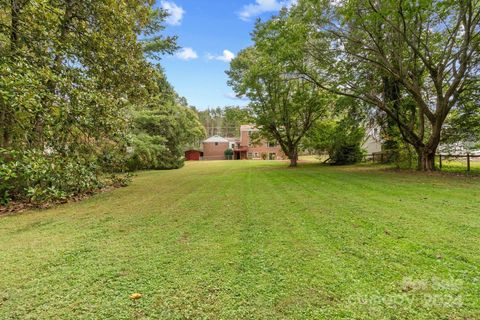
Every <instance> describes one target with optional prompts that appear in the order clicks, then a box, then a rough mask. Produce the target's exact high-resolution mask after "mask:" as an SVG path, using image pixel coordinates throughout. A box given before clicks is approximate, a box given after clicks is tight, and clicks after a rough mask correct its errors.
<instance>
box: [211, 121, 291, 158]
mask: <svg viewBox="0 0 480 320" xmlns="http://www.w3.org/2000/svg"><path fill="white" fill-rule="evenodd" d="M257 131H258V129H256V128H255V127H254V126H251V125H242V126H241V127H240V139H232V138H222V137H220V136H213V137H210V138H208V139H207V140H205V141H204V142H203V158H204V159H205V160H224V159H225V155H224V152H225V150H226V149H233V152H234V156H233V159H234V160H245V159H263V157H265V158H266V159H269V160H277V159H278V160H282V159H286V157H285V154H284V153H283V152H282V149H281V148H280V146H279V145H278V144H277V143H276V142H271V141H266V140H261V141H260V142H258V143H255V144H254V143H253V142H252V141H251V135H252V133H253V132H257Z"/></svg>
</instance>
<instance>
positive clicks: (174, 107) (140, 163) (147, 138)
mask: <svg viewBox="0 0 480 320" xmlns="http://www.w3.org/2000/svg"><path fill="white" fill-rule="evenodd" d="M157 76H158V77H159V78H160V79H162V78H163V74H162V73H161V71H160V70H158V73H157ZM157 81H158V80H157ZM158 83H160V82H158ZM163 87H164V88H163V92H162V94H158V95H156V96H153V97H152V98H151V100H150V101H149V102H148V104H146V105H145V106H144V107H143V108H142V109H141V110H139V111H136V112H135V113H134V117H133V118H134V119H133V133H134V135H133V138H132V148H133V153H132V154H131V155H130V157H129V158H128V160H127V161H128V167H129V169H130V170H145V169H177V168H180V167H182V166H183V162H184V159H183V153H184V151H185V148H186V147H187V146H188V145H190V144H195V143H196V142H198V141H200V140H201V139H203V138H204V137H205V130H204V128H203V127H202V125H201V124H200V122H199V120H198V117H197V114H196V112H195V111H194V110H193V109H191V108H190V107H188V106H187V105H185V104H182V100H181V99H180V98H179V97H178V96H177V95H176V93H175V92H174V91H173V89H172V88H171V87H170V86H165V85H163Z"/></svg>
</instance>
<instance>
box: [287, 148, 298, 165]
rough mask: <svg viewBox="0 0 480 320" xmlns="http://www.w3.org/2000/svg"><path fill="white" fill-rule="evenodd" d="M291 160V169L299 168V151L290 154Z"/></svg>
mask: <svg viewBox="0 0 480 320" xmlns="http://www.w3.org/2000/svg"><path fill="white" fill-rule="evenodd" d="M288 157H289V159H290V167H291V168H294V167H296V166H297V162H298V153H297V150H294V151H292V152H290V154H289V156H288Z"/></svg>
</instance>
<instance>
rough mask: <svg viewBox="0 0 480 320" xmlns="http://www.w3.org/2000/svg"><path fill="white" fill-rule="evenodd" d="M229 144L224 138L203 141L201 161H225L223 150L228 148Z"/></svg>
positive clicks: (217, 137) (211, 138)
mask: <svg viewBox="0 0 480 320" xmlns="http://www.w3.org/2000/svg"><path fill="white" fill-rule="evenodd" d="M230 146H231V144H230V141H228V140H227V139H225V138H222V137H220V136H213V137H210V138H208V139H207V140H205V141H203V159H204V160H225V154H224V152H225V150H227V149H228V148H230Z"/></svg>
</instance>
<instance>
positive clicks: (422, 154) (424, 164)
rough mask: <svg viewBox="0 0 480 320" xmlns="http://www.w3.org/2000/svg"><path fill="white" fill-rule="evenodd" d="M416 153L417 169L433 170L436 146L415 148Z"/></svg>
mask: <svg viewBox="0 0 480 320" xmlns="http://www.w3.org/2000/svg"><path fill="white" fill-rule="evenodd" d="M417 154H418V167H417V168H418V170H420V171H435V170H436V168H435V154H436V148H429V147H424V148H417Z"/></svg>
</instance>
